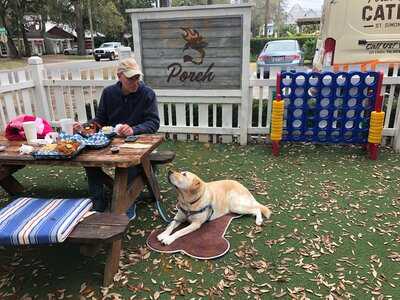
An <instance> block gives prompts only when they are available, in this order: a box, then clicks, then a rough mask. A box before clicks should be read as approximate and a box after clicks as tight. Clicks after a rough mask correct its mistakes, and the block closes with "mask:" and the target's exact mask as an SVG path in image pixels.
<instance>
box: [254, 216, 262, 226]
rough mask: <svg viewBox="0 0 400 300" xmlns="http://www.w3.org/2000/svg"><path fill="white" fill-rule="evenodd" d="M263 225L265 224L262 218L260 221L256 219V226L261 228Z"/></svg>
mask: <svg viewBox="0 0 400 300" xmlns="http://www.w3.org/2000/svg"><path fill="white" fill-rule="evenodd" d="M262 223H263V219H262V218H260V219H259V218H257V219H256V225H257V226H261V225H262Z"/></svg>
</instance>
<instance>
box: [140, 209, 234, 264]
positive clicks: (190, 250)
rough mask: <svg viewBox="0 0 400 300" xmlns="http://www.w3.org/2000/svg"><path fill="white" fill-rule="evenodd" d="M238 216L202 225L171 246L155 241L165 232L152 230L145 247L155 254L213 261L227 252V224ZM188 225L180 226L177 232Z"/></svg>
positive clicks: (228, 245)
mask: <svg viewBox="0 0 400 300" xmlns="http://www.w3.org/2000/svg"><path fill="white" fill-rule="evenodd" d="M239 217H240V215H236V214H228V215H225V216H222V217H220V218H218V219H215V220H212V221H209V222H206V223H204V224H203V225H202V226H201V227H200V228H199V229H197V230H196V231H193V232H191V233H189V234H187V235H184V236H182V237H180V238H179V239H177V240H175V241H174V242H173V243H172V244H171V245H168V246H166V245H163V244H161V242H159V241H158V240H157V235H159V234H160V233H161V232H163V231H164V230H165V228H160V229H156V230H153V231H152V233H150V235H149V237H148V238H147V246H148V247H149V248H150V249H152V250H154V251H157V252H162V253H176V252H181V253H183V254H186V255H189V256H192V257H194V258H197V259H213V258H217V257H220V256H223V255H224V254H225V253H227V252H228V250H229V248H230V244H229V242H228V240H226V239H225V237H224V235H225V232H226V230H227V229H228V226H229V224H230V223H231V221H232V220H233V219H235V218H239ZM187 225H188V224H187V223H186V224H181V225H180V226H179V227H178V228H176V229H175V230H174V232H175V231H177V230H179V229H181V228H183V227H185V226H187Z"/></svg>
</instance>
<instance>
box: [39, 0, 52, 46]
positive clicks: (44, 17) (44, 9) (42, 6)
mask: <svg viewBox="0 0 400 300" xmlns="http://www.w3.org/2000/svg"><path fill="white" fill-rule="evenodd" d="M40 11H41V15H40V22H41V24H40V30H41V33H42V36H43V40H44V53H45V54H55V53H54V51H53V47H51V41H50V40H49V36H48V34H47V32H46V22H47V15H48V10H47V5H46V3H45V2H44V1H43V0H42V1H40Z"/></svg>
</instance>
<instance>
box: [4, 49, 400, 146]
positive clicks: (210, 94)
mask: <svg viewBox="0 0 400 300" xmlns="http://www.w3.org/2000/svg"><path fill="white" fill-rule="evenodd" d="M116 64H117V62H115V61H111V62H94V61H93V62H75V63H60V64H48V65H43V64H42V63H41V59H40V58H35V57H33V58H30V59H29V66H28V67H27V68H24V69H16V70H11V71H1V72H0V118H1V120H0V131H1V130H4V128H5V125H6V124H7V122H8V121H9V120H10V119H11V118H13V117H15V116H17V115H19V114H23V113H25V114H36V115H40V116H43V117H45V118H47V119H49V120H51V121H52V122H56V121H57V120H59V119H61V118H65V117H69V118H74V119H76V120H79V121H81V122H84V121H86V120H87V119H90V118H91V117H92V116H94V114H95V109H96V105H97V102H98V101H99V99H100V95H101V92H102V90H103V88H104V87H105V86H108V85H110V84H113V83H114V82H115V81H116V77H115V68H116ZM399 68H400V65H390V66H389V65H377V66H376V70H381V71H383V72H384V75H385V76H384V82H383V93H384V95H385V98H384V105H383V109H384V111H385V112H386V118H385V123H384V131H383V135H384V137H385V138H384V142H385V143H387V144H391V145H393V147H394V149H395V150H396V151H400V130H399V127H400V123H399V118H400V117H399V115H400V113H399V111H400V99H399V98H400V74H399V72H400V69H399ZM352 69H360V67H353V68H352ZM280 71H281V70H280V69H272V70H271V72H270V78H268V79H256V78H250V89H249V93H248V95H247V97H243V93H242V91H240V90H237V91H236V90H229V91H212V90H208V91H187V90H180V91H177V90H174V91H170V90H156V91H155V92H156V94H157V99H158V102H159V107H158V108H159V113H160V119H161V127H160V132H162V133H165V134H166V136H167V137H169V138H174V139H178V140H199V141H203V142H213V143H217V142H223V143H230V142H239V140H240V136H241V135H242V136H243V135H246V137H248V138H252V137H255V138H263V139H264V138H265V137H267V136H268V134H269V132H270V121H271V107H272V105H271V103H272V101H271V99H272V95H273V92H274V91H275V86H276V73H277V72H280ZM242 124H243V125H242Z"/></svg>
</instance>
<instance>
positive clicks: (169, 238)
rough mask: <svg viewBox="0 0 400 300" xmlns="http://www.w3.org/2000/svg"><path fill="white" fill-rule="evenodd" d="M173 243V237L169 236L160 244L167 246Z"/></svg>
mask: <svg viewBox="0 0 400 300" xmlns="http://www.w3.org/2000/svg"><path fill="white" fill-rule="evenodd" d="M174 241H175V238H174V237H173V236H171V235H169V236H166V237H165V238H163V240H162V241H161V243H163V244H164V245H166V246H168V245H171V244H172V243H173V242H174Z"/></svg>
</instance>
